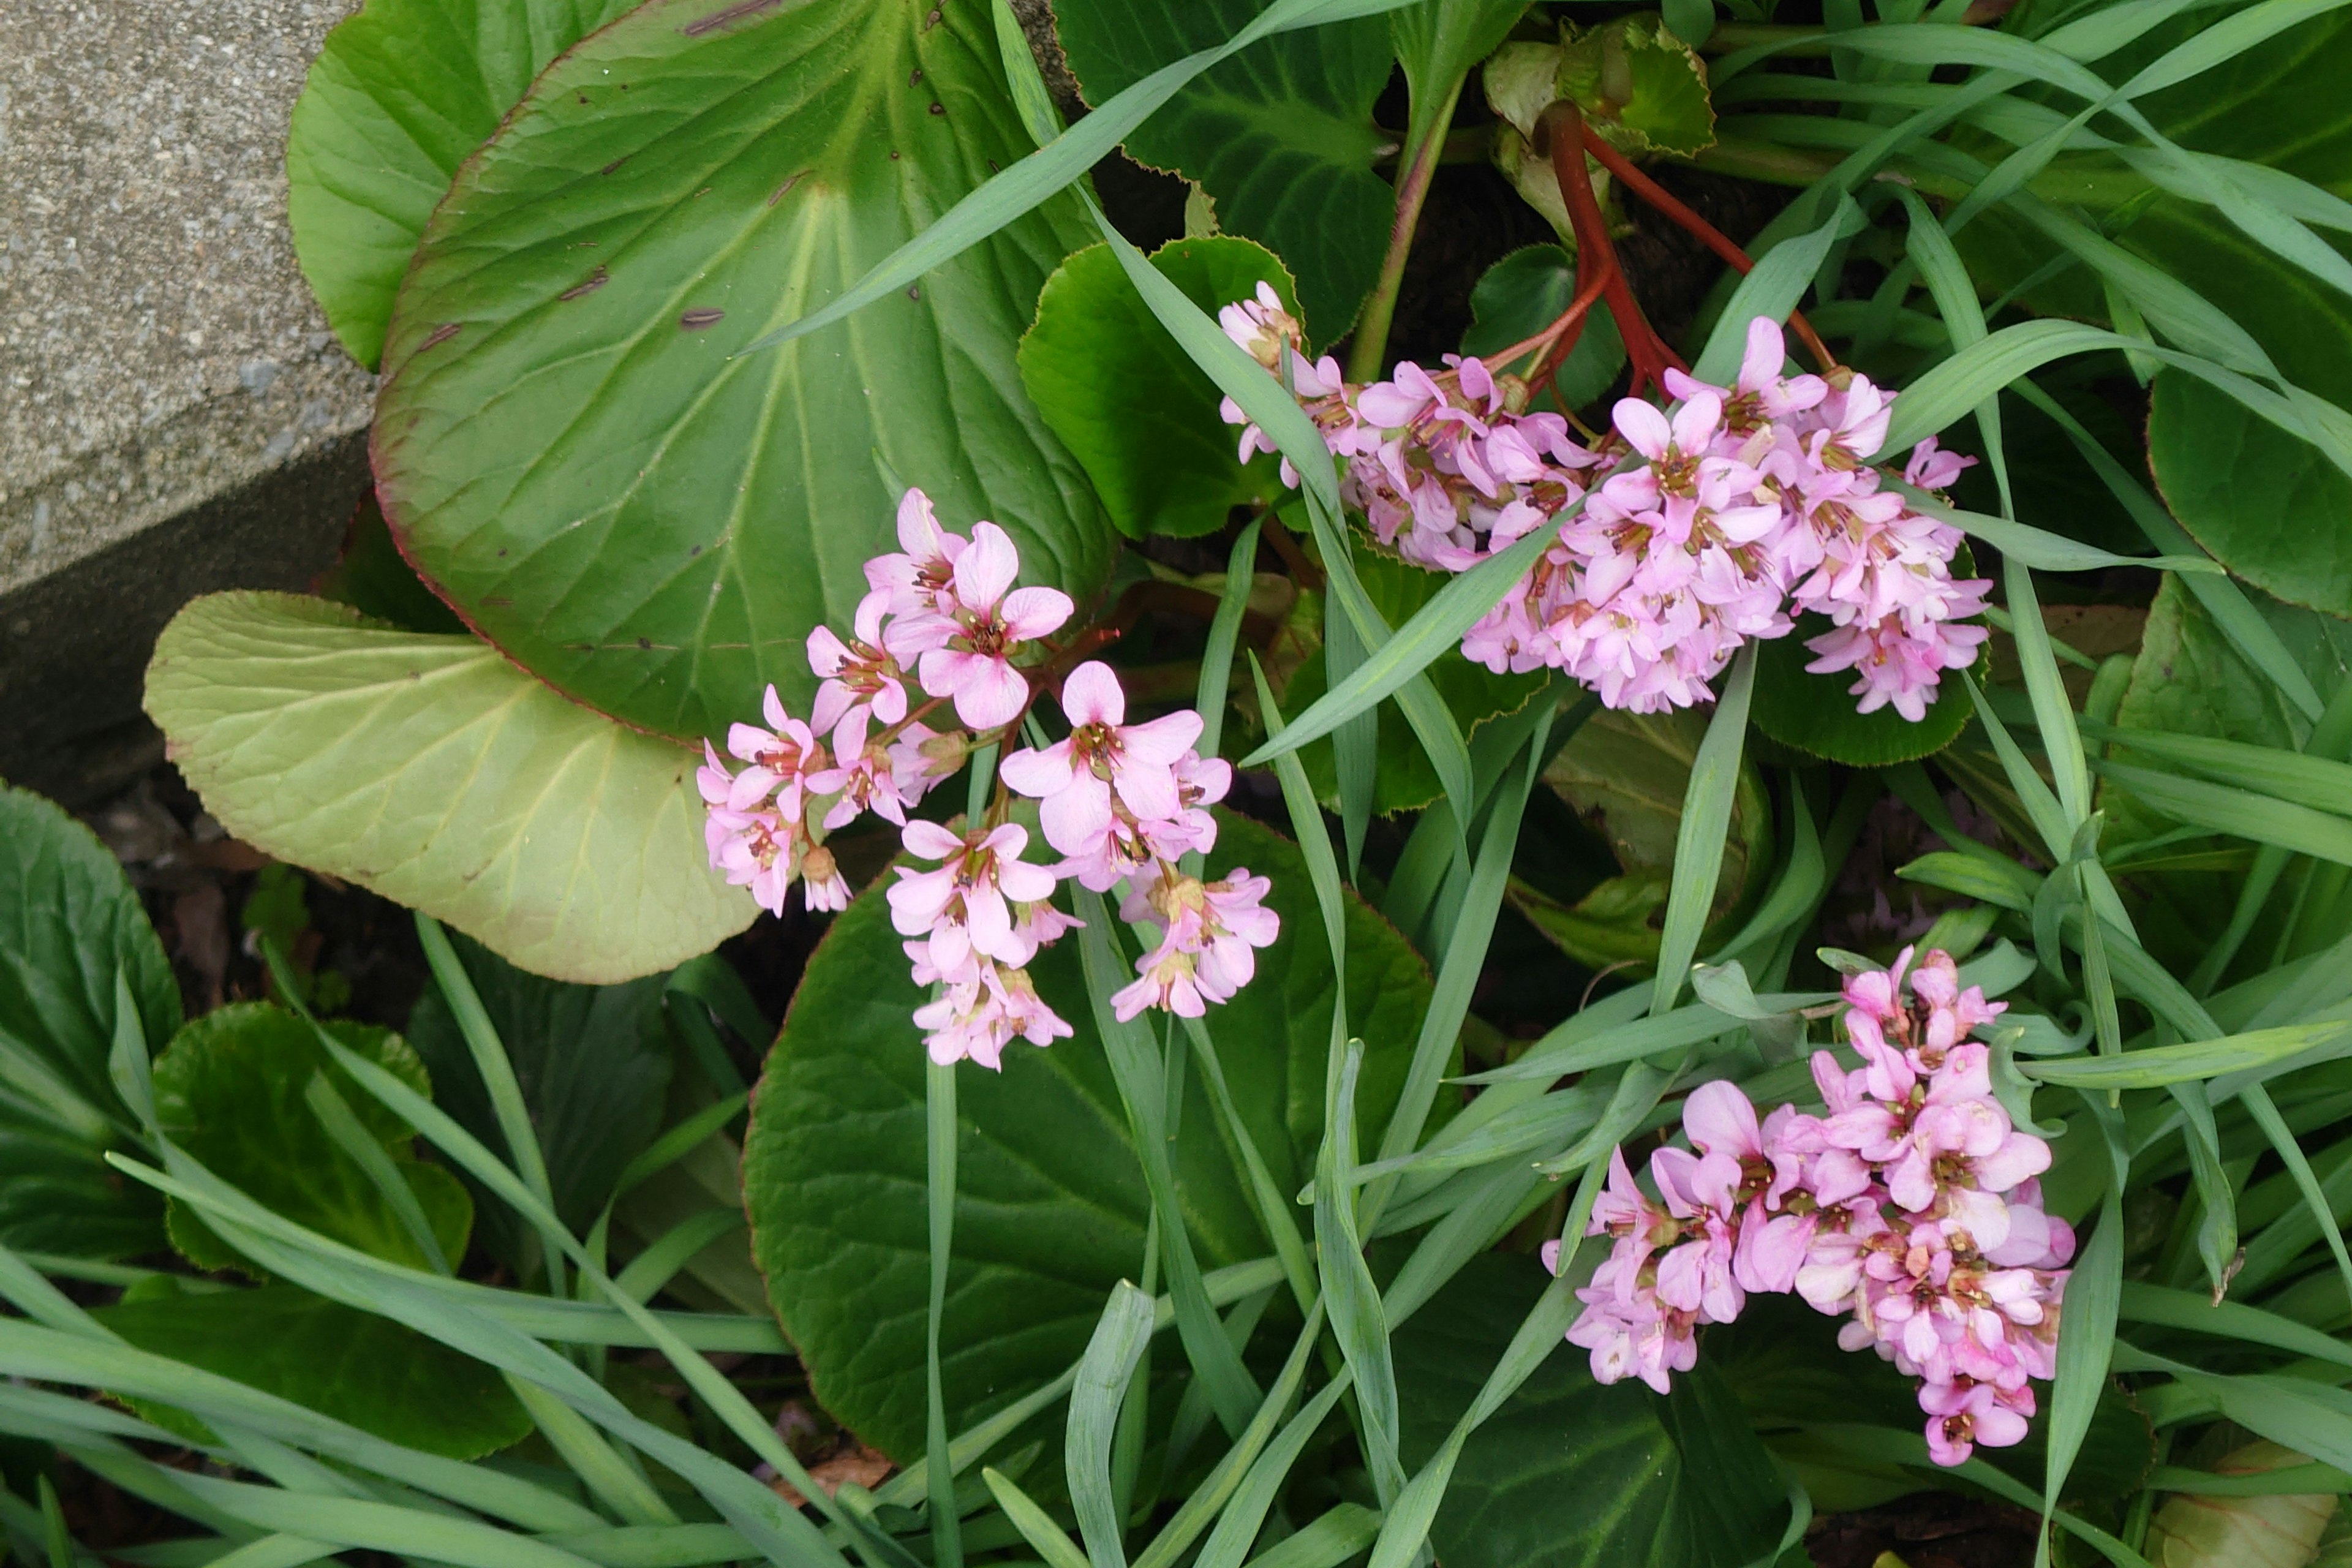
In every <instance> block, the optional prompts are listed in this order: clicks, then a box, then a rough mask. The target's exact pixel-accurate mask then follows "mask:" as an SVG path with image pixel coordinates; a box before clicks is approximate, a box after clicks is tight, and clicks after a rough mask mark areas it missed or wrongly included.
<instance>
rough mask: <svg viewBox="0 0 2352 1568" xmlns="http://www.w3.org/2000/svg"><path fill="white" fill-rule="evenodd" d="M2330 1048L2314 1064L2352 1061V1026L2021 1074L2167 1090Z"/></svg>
mask: <svg viewBox="0 0 2352 1568" xmlns="http://www.w3.org/2000/svg"><path fill="white" fill-rule="evenodd" d="M2326 1044H2333V1045H2336V1046H2337V1047H2339V1048H2338V1049H2337V1050H2336V1051H2332V1052H2329V1053H2327V1055H2326V1056H2322V1057H2316V1058H2312V1059H2314V1060H2326V1059H2329V1058H2332V1057H2338V1056H2352V1024H2345V1023H2326V1024H2296V1025H2292V1026H2286V1027H2283V1028H2275V1029H2257V1030H2255V1031H2253V1032H2252V1033H2250V1034H2243V1035H2228V1036H2224V1037H2221V1038H2219V1039H2210V1040H2199V1041H2195V1042H2192V1043H2189V1044H2186V1045H2175V1046H2152V1047H2147V1048H2145V1049H2141V1050H2136V1051H2126V1052H2124V1053H2123V1054H2122V1055H2120V1056H2112V1057H2068V1058H2058V1059H2055V1060H2048V1061H2027V1062H2020V1063H2019V1064H2018V1070H2019V1071H2021V1072H2022V1073H2024V1074H2025V1075H2026V1076H2027V1077H2028V1078H2031V1079H2036V1080H2038V1081H2040V1082H2042V1083H2051V1084H2063V1085H2065V1086H2066V1087H2068V1088H2073V1089H2162V1088H2164V1087H2166V1086H2167V1085H2169V1084H2176V1083H2189V1082H2196V1081H2201V1080H2203V1079H2210V1078H2218V1077H2220V1076H2221V1074H2223V1073H2228V1072H2239V1071H2243V1070H2245V1069H2247V1068H2262V1067H2266V1066H2268V1065H2270V1064H2272V1063H2274V1062H2280V1061H2285V1060H2287V1059H2289V1058H2295V1057H2301V1056H2304V1055H2305V1053H2306V1052H2309V1051H2311V1050H2312V1048H2313V1047H2316V1046H2321V1045H2326Z"/></svg>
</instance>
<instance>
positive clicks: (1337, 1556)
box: [1249, 1502, 1381, 1568]
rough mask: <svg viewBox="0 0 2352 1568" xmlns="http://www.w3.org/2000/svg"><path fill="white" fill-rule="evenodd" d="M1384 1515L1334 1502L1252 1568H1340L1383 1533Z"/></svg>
mask: <svg viewBox="0 0 2352 1568" xmlns="http://www.w3.org/2000/svg"><path fill="white" fill-rule="evenodd" d="M1380 1531H1381V1516H1380V1515H1379V1514H1377V1513H1375V1512H1373V1511H1372V1510H1370V1509H1368V1508H1366V1507H1365V1506H1364V1505H1363V1504H1361V1503H1358V1502H1343V1503H1334V1504H1333V1505H1332V1506H1331V1507H1330V1508H1328V1509H1327V1510H1324V1511H1323V1512H1322V1513H1320V1514H1318V1515H1317V1516H1316V1518H1315V1521H1314V1522H1313V1523H1312V1524H1309V1525H1307V1527H1306V1528H1305V1529H1304V1530H1301V1531H1299V1532H1298V1533H1297V1534H1296V1535H1292V1536H1287V1537H1286V1538H1284V1539H1283V1540H1282V1541H1281V1542H1278V1543H1276V1545H1273V1546H1269V1547H1267V1548H1266V1549H1265V1551H1264V1552H1259V1553H1258V1554H1257V1555H1256V1556H1255V1557H1253V1558H1251V1559H1250V1560H1249V1568H1339V1564H1341V1563H1345V1562H1347V1561H1348V1560H1349V1558H1351V1557H1354V1556H1357V1555H1358V1554H1360V1552H1362V1551H1363V1550H1364V1548H1365V1547H1367V1546H1370V1544H1371V1543H1372V1539H1373V1537H1375V1536H1377V1535H1378V1534H1380Z"/></svg>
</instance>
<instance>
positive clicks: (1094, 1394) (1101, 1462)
mask: <svg viewBox="0 0 2352 1568" xmlns="http://www.w3.org/2000/svg"><path fill="white" fill-rule="evenodd" d="M1151 1319H1152V1311H1151V1298H1150V1297H1149V1296H1146V1295H1145V1294H1144V1293H1143V1292H1142V1291H1140V1290H1138V1289H1136V1288H1135V1287H1134V1286H1132V1285H1129V1284H1128V1283H1127V1282H1126V1281H1125V1280H1121V1281H1120V1282H1119V1283H1118V1285H1117V1286H1116V1287H1114V1288H1113V1289H1112V1290H1111V1293H1110V1300H1109V1301H1108V1303H1107V1304H1106V1305H1105V1306H1104V1308H1103V1314H1102V1317H1101V1319H1100V1320H1099V1321H1097V1323H1096V1324H1095V1331H1094V1337H1093V1338H1092V1339H1091V1340H1089V1341H1088V1342H1087V1353H1086V1355H1085V1357H1084V1358H1083V1359H1082V1360H1081V1361H1080V1362H1079V1363H1078V1377H1077V1382H1076V1384H1074V1385H1073V1386H1072V1387H1071V1389H1070V1421H1069V1427H1068V1430H1067V1432H1066V1434H1065V1436H1064V1444H1063V1460H1062V1465H1063V1471H1064V1474H1065V1475H1066V1477H1067V1478H1068V1480H1069V1486H1070V1505H1071V1507H1072V1508H1074V1509H1075V1510H1076V1511H1077V1516H1078V1534H1079V1536H1080V1537H1081V1538H1082V1539H1083V1540H1084V1541H1085V1542H1086V1544H1087V1561H1088V1562H1089V1563H1092V1564H1093V1568H1127V1548H1126V1545H1125V1540H1126V1534H1127V1531H1126V1523H1125V1521H1123V1520H1122V1519H1121V1518H1120V1516H1119V1511H1118V1502H1117V1500H1115V1499H1114V1497H1113V1495H1112V1492H1111V1483H1110V1446H1111V1439H1112V1436H1114V1434H1115V1433H1116V1432H1117V1431H1118V1407H1119V1405H1120V1404H1121V1403H1122V1402H1123V1401H1124V1400H1125V1399H1126V1397H1127V1390H1128V1383H1129V1378H1130V1377H1131V1376H1132V1375H1133V1373H1134V1372H1135V1363H1137V1362H1139V1361H1140V1360H1142V1358H1143V1347H1144V1346H1145V1345H1146V1344H1147V1343H1148V1342H1150V1338H1151Z"/></svg>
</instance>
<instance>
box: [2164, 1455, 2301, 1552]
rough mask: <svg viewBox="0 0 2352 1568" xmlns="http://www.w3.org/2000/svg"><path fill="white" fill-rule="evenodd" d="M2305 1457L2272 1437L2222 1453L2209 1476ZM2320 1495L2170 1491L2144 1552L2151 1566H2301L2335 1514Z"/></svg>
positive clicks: (2268, 1467)
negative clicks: (2196, 1493) (2215, 1494)
mask: <svg viewBox="0 0 2352 1568" xmlns="http://www.w3.org/2000/svg"><path fill="white" fill-rule="evenodd" d="M2310 1462H2311V1461H2310V1460H2309V1459H2308V1458H2305V1456H2304V1455H2301V1454H2298V1453H2296V1452H2294V1450H2293V1449H2291V1448H2284V1447H2280V1446H2279V1445H2278V1444H2276V1443H2263V1442H2258V1443H2251V1444H2249V1445H2247V1446H2246V1447H2242V1448H2238V1449H2234V1450H2232V1451H2231V1452H2230V1453H2229V1454H2227V1455H2224V1456H2223V1457H2222V1458H2221V1460H2220V1462H2218V1463H2217V1464H2215V1465H2214V1467H2213V1469H2214V1473H2215V1474H2217V1475H2224V1476H2234V1475H2252V1474H2255V1473H2257V1472H2260V1471H2263V1470H2276V1469H2284V1468H2286V1467H2288V1466H2291V1465H2307V1464H2309V1463H2310ZM2335 1514H2336V1499H2335V1498H2333V1497H2331V1496H2328V1495H2327V1494H2326V1493H2318V1494H2314V1495H2310V1496H2305V1495H2302V1494H2294V1495H2282V1496H2275V1497H2218V1496H2200V1495H2192V1494H2190V1493H2187V1492H2176V1493H2174V1494H2173V1495H2172V1496H2171V1497H2169V1498H2168V1499H2167V1500H2165V1504H2164V1506H2163V1507H2162V1508H2160V1509H2158V1510H2157V1512H2156V1517H2155V1519H2153V1520H2152V1521H2149V1523H2148V1531H2147V1552H2146V1553H2145V1555H2146V1556H2147V1560H2148V1562H2149V1563H2152V1564H2154V1565H2155V1568H2307V1565H2308V1564H2309V1563H2311V1561H2312V1559H2313V1558H2314V1557H2315V1555H2316V1554H2317V1552H2318V1551H2319V1542H2320V1537H2321V1535H2322V1534H2323V1533H2324V1532H2325V1531H2326V1529H2327V1524H2328V1521H2329V1520H2331V1519H2332V1518H2334V1517H2335Z"/></svg>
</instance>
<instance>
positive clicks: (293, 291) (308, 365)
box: [0, 0, 374, 780]
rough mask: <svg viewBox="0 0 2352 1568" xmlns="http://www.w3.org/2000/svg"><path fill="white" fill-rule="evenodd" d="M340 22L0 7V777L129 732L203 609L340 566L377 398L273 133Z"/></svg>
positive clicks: (259, 11)
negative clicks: (325, 312) (308, 238)
mask: <svg viewBox="0 0 2352 1568" xmlns="http://www.w3.org/2000/svg"><path fill="white" fill-rule="evenodd" d="M350 9H351V5H350V4H349V0H205V3H204V4H202V5H177V4H169V3H165V0H0V773H10V774H12V775H14V776H18V777H24V778H26V779H28V780H29V779H30V778H32V777H33V776H34V775H35V774H37V773H56V772H58V771H60V770H61V769H66V758H65V757H64V755H63V752H64V750H66V749H69V748H70V747H71V746H72V745H73V744H74V743H76V742H79V741H81V740H84V739H86V738H89V737H91V736H94V735H97V734H98V733H100V731H107V730H109V729H112V728H117V727H120V726H121V725H123V724H125V723H126V722H131V721H135V720H136V717H137V701H138V687H137V681H136V674H137V670H138V668H140V667H141V666H142V665H143V663H144V660H145V657H146V651H147V647H148V646H149V645H150V644H151V643H152V638H153V635H154V632H155V631H156V630H157V629H159V628H160V627H161V626H162V625H163V621H164V620H166V619H168V618H169V616H170V615H171V614H172V612H173V611H174V610H176V609H177V608H178V607H179V605H180V604H181V603H183V602H184V601H185V600H186V599H187V598H188V597H189V596H191V595H193V594H195V593H199V592H205V591H209V590H211V589H214V588H219V587H229V586H299V585H300V584H303V583H305V582H307V581H308V580H309V579H310V577H311V576H312V575H314V574H316V573H317V572H318V571H319V570H320V568H321V567H322V566H324V565H325V564H326V563H328V562H329V561H330V560H331V557H332V555H333V552H334V549H335V545H336V543H337V542H338V541H339V540H340V538H341V532H342V529H343V526H344V523H345V521H346V520H347V519H348V517H349V515H350V511H351V508H352V504H353V503H354V501H355V500H356V499H357V497H358V495H359V493H360V491H361V489H362V488H363V486H364V483H365V479H364V472H365V465H364V458H363V455H362V450H361V447H362V442H363V439H364V432H365V429H366V426H367V422H368V416H369V413H370V410H371V407H372V405H373V396H374V378H373V376H371V375H370V374H367V373H366V372H364V371H362V369H360V367H359V366H357V365H356V364H354V363H352V361H351V359H350V358H349V357H348V356H347V355H346V354H345V353H343V351H342V349H341V346H340V345H339V344H337V343H336V342H335V341H334V339H333V337H332V335H331V333H330V332H329V331H328V330H327V324H326V321H325V319H324V318H323V317H322V316H321V315H320V312H319V310H318V307H317V305H316V304H315V303H314V302H313V301H312V300H311V299H310V291H309V289H307V287H306V286H305V285H304V284H303V282H302V280H301V278H300V275H299V272H298V270H297V268H296V265H295V260H294V253H293V246H292V242H291V240H290V238H289V235H288V232H287V226H286V175H285V138H286V123H287V118H288V115H289V112H290V111H291V110H292V108H293V104H294V100H295V98H296V97H297V96H298V95H299V92H300V90H301V86H302V79H303V75H304V73H305V71H306V70H307V69H308V68H309V66H310V59H311V57H312V56H313V55H315V54H316V52H317V50H318V47H319V43H320V39H321V38H322V37H324V36H325V34H326V31H327V29H328V28H329V27H331V26H332V25H333V24H334V23H335V22H337V21H339V20H341V17H342V16H344V15H345V14H346V13H347V12H348V11H349V10H350ZM126 644H128V645H132V646H130V647H125V646H124V645H126ZM61 671H62V672H68V673H74V672H79V674H78V676H77V679H75V681H74V685H75V687H76V688H77V689H74V690H72V691H70V692H60V691H58V690H57V689H54V685H53V682H54V679H55V678H56V677H57V675H58V672H61ZM126 672H127V674H128V675H129V677H130V679H129V680H128V682H127V683H126V682H125V680H124V679H123V676H124V675H125V673H126ZM66 771H69V769H66Z"/></svg>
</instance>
